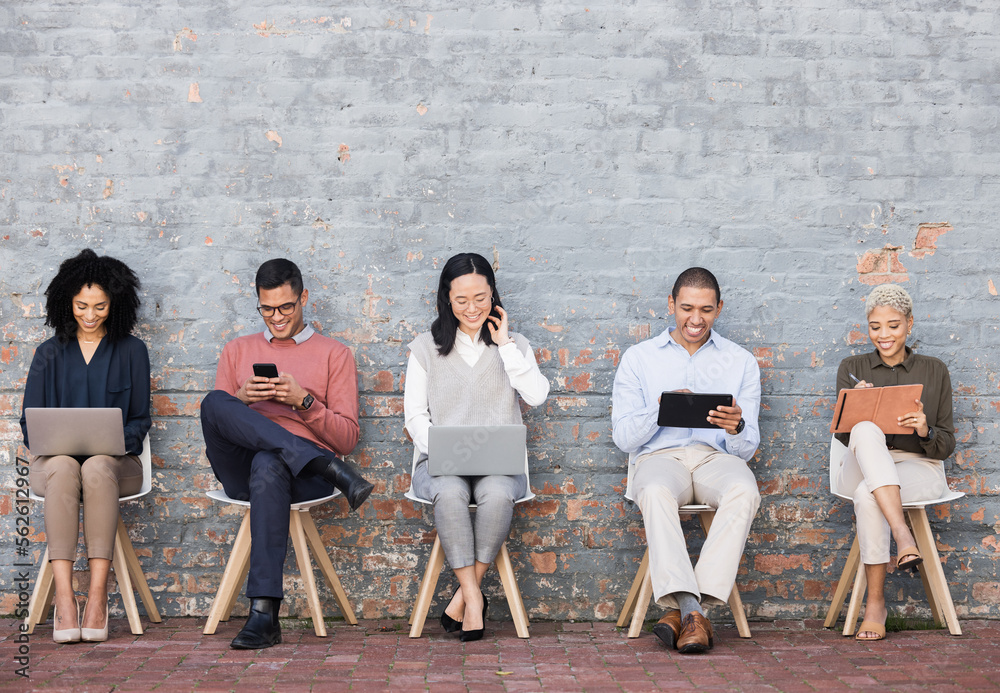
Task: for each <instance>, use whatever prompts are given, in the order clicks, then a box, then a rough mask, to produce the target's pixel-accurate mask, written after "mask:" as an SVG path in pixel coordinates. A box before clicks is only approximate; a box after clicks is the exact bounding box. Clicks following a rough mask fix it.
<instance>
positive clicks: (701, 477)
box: [632, 443, 760, 608]
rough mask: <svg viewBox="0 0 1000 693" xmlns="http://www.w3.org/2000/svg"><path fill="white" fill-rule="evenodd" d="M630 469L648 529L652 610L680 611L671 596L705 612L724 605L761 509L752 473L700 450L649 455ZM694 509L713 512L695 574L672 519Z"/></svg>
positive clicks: (706, 449) (734, 461) (676, 522)
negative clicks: (697, 603)
mask: <svg viewBox="0 0 1000 693" xmlns="http://www.w3.org/2000/svg"><path fill="white" fill-rule="evenodd" d="M635 465H636V469H635V475H634V477H633V479H632V488H633V493H634V496H635V499H636V501H637V502H638V503H639V508H640V509H641V510H642V521H643V523H644V525H645V527H646V542H647V543H648V545H649V570H650V575H651V577H652V582H653V597H654V599H656V603H657V605H659V606H661V607H663V608H677V602H676V600H675V599H674V597H673V594H674V593H675V592H690V593H691V594H693V595H695V596H696V597H698V598H699V599H701V601H702V603H705V604H711V603H724V602H726V601H727V600H728V599H729V593H730V592H732V590H733V584H734V583H735V582H736V571H737V570H738V569H739V565H740V558H742V556H743V547H744V546H745V545H746V540H747V536H748V535H749V534H750V523H751V522H753V518H754V516H755V515H756V514H757V508H758V507H759V506H760V493H759V492H758V490H757V482H756V481H755V480H754V476H753V472H751V471H750V468H749V467H747V464H746V462H744V461H743V460H742V459H740V458H739V457H736V456H735V455H729V454H726V453H724V452H719V451H718V450H716V449H715V448H713V447H711V446H709V445H704V444H700V443H699V444H695V445H689V446H687V447H683V448H670V449H666V450H657V451H656V452H651V453H648V454H646V455H643V456H641V457H639V458H637V459H636V460H635ZM691 503H700V504H704V505H710V506H712V507H713V508H716V511H717V512H716V514H715V519H714V520H713V522H712V528H711V529H710V530H709V532H708V536H707V537H706V538H705V543H704V545H703V546H702V549H701V556H700V557H699V558H698V563H697V565H696V566H692V565H691V559H690V558H689V557H688V552H687V544H686V543H685V541H684V531H683V530H682V529H681V521H680V516H679V515H678V513H677V509H678V507H679V506H681V505H689V504H691Z"/></svg>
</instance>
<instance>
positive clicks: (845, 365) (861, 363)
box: [837, 347, 955, 460]
mask: <svg viewBox="0 0 1000 693" xmlns="http://www.w3.org/2000/svg"><path fill="white" fill-rule="evenodd" d="M849 374H853V375H854V376H855V377H856V378H858V379H859V380H864V381H865V382H868V383H871V384H872V385H875V386H876V387H883V386H886V385H915V384H917V383H920V384H922V385H923V386H924V390H923V394H921V396H920V401H921V402H923V403H924V414H925V415H926V416H927V425H928V426H930V427H931V428H932V429H933V431H931V432H930V435H929V436H928V437H927V438H926V439H925V438H921V437H920V436H918V435H917V434H916V433H910V434H907V435H887V436H886V437H885V442H886V444H887V445H888V446H889V447H890V448H895V449H897V450H905V451H907V452H916V453H920V454H921V455H924V456H925V457H928V458H930V459H932V460H943V459H945V458H946V457H948V456H949V455H951V453H952V452H954V451H955V424H954V422H953V421H952V402H951V378H950V377H949V375H948V368H947V366H945V365H944V363H943V362H942V361H941V360H940V359H936V358H934V357H933V356H923V355H922V354H917V353H914V352H913V350H912V349H910V347H906V359H904V360H903V362H902V363H901V364H899V365H897V366H887V365H885V363H884V362H883V361H882V358H881V357H880V356H879V355H878V351H877V350H876V351H871V352H868V353H866V354H857V355H856V356H848V357H847V358H846V359H844V360H843V361H841V362H840V368H839V369H838V371H837V392H840V391H841V390H843V389H847V388H852V387H854V385H855V383H854V381H853V380H851V376H850V375H849ZM914 409H916V405H914ZM849 438H850V435H849V434H847V433H838V434H837V439H838V440H839V441H840V442H842V443H843V444H844V445H847V441H848V439H849Z"/></svg>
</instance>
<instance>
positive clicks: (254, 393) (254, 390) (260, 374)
mask: <svg viewBox="0 0 1000 693" xmlns="http://www.w3.org/2000/svg"><path fill="white" fill-rule="evenodd" d="M279 382H280V378H279V377H278V367H277V366H275V365H274V364H273V363H255V364H254V365H253V376H252V377H250V378H247V379H246V380H245V381H243V385H242V386H240V389H239V390H237V391H236V399H238V400H240V401H241V402H243V404H254V403H255V402H263V401H265V400H268V399H273V398H274V396H275V395H276V394H277V389H276V387H277V384H278V383H279Z"/></svg>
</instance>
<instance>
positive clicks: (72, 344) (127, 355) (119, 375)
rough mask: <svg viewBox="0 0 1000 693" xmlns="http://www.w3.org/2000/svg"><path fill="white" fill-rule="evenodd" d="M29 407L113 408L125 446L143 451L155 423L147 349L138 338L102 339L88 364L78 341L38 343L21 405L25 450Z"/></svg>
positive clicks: (29, 446) (54, 338) (135, 451)
mask: <svg viewBox="0 0 1000 693" xmlns="http://www.w3.org/2000/svg"><path fill="white" fill-rule="evenodd" d="M28 407H116V408H118V409H121V412H122V424H123V425H124V427H125V450H126V451H127V452H128V454H130V455H138V454H140V453H141V452H142V441H143V440H144V439H145V438H146V433H148V432H149V429H150V427H151V426H152V425H153V421H152V419H151V418H150V415H149V353H148V351H147V350H146V345H145V344H144V343H143V341H142V340H141V339H139V338H138V337H133V336H131V335H129V336H128V337H126V338H124V339H121V340H119V341H117V342H110V343H109V342H108V340H107V339H106V338H105V339H102V340H101V343H100V344H98V345H97V351H95V352H94V355H93V357H92V358H91V359H90V363H89V364H88V363H87V362H86V360H85V359H84V358H83V352H81V351H80V343H79V342H78V341H77V340H75V339H71V340H70V341H69V342H66V343H63V342H60V341H59V340H58V339H57V338H56V337H52V338H51V339H48V340H46V341H44V342H42V343H41V344H40V345H39V346H38V348H37V349H35V355H34V356H33V357H32V359H31V368H30V369H28V381H27V383H25V386H24V402H23V404H22V407H21V433H22V434H23V435H24V445H25V447H27V448H28V449H29V450H30V449H31V445H30V444H29V443H28V427H27V424H26V422H25V417H24V410H25V409H26V408H28Z"/></svg>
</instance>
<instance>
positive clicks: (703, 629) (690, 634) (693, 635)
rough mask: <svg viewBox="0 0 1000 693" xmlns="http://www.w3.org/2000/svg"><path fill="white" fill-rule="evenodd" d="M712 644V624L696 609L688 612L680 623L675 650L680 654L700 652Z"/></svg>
mask: <svg viewBox="0 0 1000 693" xmlns="http://www.w3.org/2000/svg"><path fill="white" fill-rule="evenodd" d="M712 644H713V643H712V624H711V623H709V622H708V619H707V618H705V617H704V616H702V615H701V614H699V613H698V612H697V611H692V612H691V613H689V614H688V615H687V616H686V617H685V618H684V621H683V622H682V623H681V635H680V637H679V638H677V651H678V652H680V653H681V654H701V653H702V652H707V651H708V650H710V649H712Z"/></svg>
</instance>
